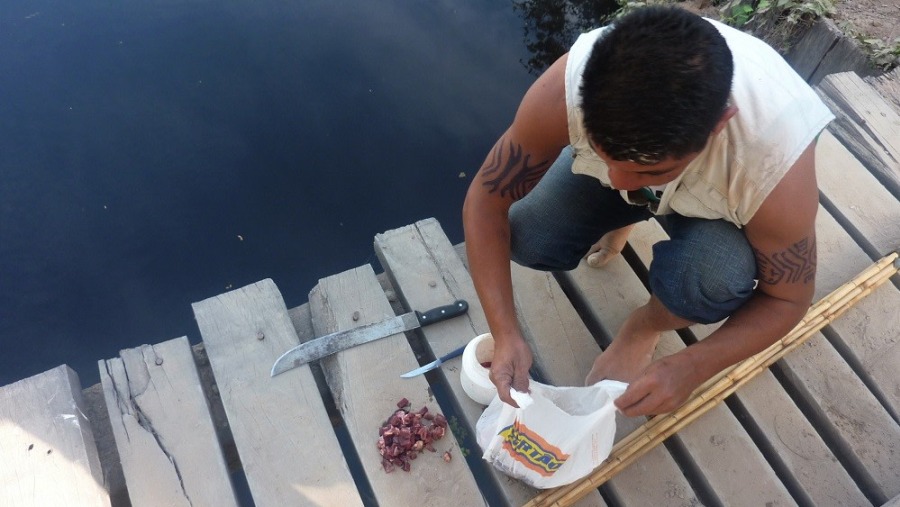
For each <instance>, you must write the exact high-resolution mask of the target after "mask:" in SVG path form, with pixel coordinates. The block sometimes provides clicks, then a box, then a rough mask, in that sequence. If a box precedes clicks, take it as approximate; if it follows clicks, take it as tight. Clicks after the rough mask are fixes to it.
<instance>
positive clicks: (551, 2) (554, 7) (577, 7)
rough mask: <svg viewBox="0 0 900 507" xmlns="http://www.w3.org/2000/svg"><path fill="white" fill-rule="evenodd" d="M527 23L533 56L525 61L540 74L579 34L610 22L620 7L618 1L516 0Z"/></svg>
mask: <svg viewBox="0 0 900 507" xmlns="http://www.w3.org/2000/svg"><path fill="white" fill-rule="evenodd" d="M513 6H514V8H515V10H516V11H518V12H520V13H521V14H522V17H523V20H524V22H525V47H526V48H527V49H528V51H529V52H530V53H531V57H530V58H529V59H528V60H527V61H523V62H522V63H523V64H524V65H525V67H526V68H527V69H528V72H530V73H531V74H534V75H537V74H540V73H541V72H543V71H544V70H546V69H547V67H549V66H550V64H552V63H553V62H554V61H556V59H557V58H559V57H560V56H562V55H563V54H564V53H565V52H566V51H568V50H569V47H570V46H571V45H572V43H574V42H575V39H576V38H578V35H579V34H581V33H583V32H585V31H587V30H590V29H592V28H596V27H598V26H602V25H604V24H606V23H607V21H608V18H609V16H610V15H611V14H612V13H613V12H615V11H616V10H617V9H618V8H619V7H620V6H619V4H618V3H617V2H616V0H516V1H515V2H514V4H513Z"/></svg>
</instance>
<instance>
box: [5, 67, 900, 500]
mask: <svg viewBox="0 0 900 507" xmlns="http://www.w3.org/2000/svg"><path fill="white" fill-rule="evenodd" d="M894 82H895V83H896V82H897V81H896V80H895V81H894ZM879 86H880V85H879V83H878V82H873V81H869V82H867V81H863V80H862V79H860V78H859V77H858V76H856V75H855V74H852V73H847V74H842V75H836V76H829V77H827V78H825V80H824V81H823V84H822V85H821V86H820V91H821V93H823V94H825V95H826V99H827V100H829V101H830V104H831V105H832V108H833V109H835V110H836V113H837V109H839V110H840V113H839V116H840V118H839V120H838V121H837V122H835V124H834V125H833V126H832V127H831V130H832V131H833V132H834V134H832V133H831V132H825V133H823V135H822V136H821V138H820V140H819V144H818V148H817V152H816V156H817V163H818V167H819V169H818V176H819V187H820V195H821V200H820V202H821V206H820V209H819V215H818V218H817V234H818V241H819V244H818V252H819V263H818V266H819V269H818V275H817V280H816V287H817V289H816V291H817V292H816V298H817V299H819V298H821V297H823V296H824V295H826V294H828V293H829V292H830V291H831V290H833V289H835V288H836V287H838V286H840V285H841V284H843V283H844V282H846V281H849V280H850V279H852V278H853V277H854V276H855V275H856V274H858V273H859V272H861V271H862V270H864V269H865V268H866V267H868V266H869V265H870V264H871V263H872V262H874V261H875V260H877V259H878V258H881V257H882V256H884V255H886V254H888V253H890V252H893V251H896V250H897V249H898V248H900V186H898V185H897V182H898V181H900V134H898V132H900V120H898V118H900V115H898V112H897V110H896V109H895V107H896V106H894V105H893V104H891V100H894V101H896V100H897V98H896V97H893V96H889V95H879V91H878V90H885V89H888V90H889V89H890V88H884V87H879ZM894 89H896V88H894ZM850 90H855V91H850ZM882 93H883V92H882ZM838 137H840V139H839V138H838ZM860 139H861V140H860ZM665 237H666V233H665V231H664V230H663V229H662V228H661V227H660V226H659V225H658V224H657V223H656V222H655V221H649V222H645V223H642V224H640V225H639V227H637V228H636V230H635V232H634V233H633V234H632V237H631V239H630V242H629V245H630V248H629V249H628V250H627V252H626V255H625V256H620V257H619V258H617V259H615V260H613V261H612V262H611V263H610V264H609V265H608V266H607V267H605V268H603V269H599V270H598V269H592V268H589V267H587V266H586V265H584V264H582V266H580V267H579V268H578V269H576V270H575V271H573V272H569V273H556V274H551V273H544V272H537V271H532V270H529V269H525V268H522V267H519V266H517V265H513V266H512V270H513V283H514V285H515V292H516V308H517V310H518V314H519V316H520V322H521V324H522V328H523V330H524V331H525V334H526V338H527V339H528V340H529V341H530V343H531V346H532V349H533V351H534V353H535V368H534V373H533V374H534V376H535V378H536V379H538V380H541V381H543V382H546V383H550V384H554V385H580V384H581V383H582V381H583V379H584V377H585V375H586V373H587V371H588V370H589V368H590V366H591V364H592V362H593V360H594V358H595V356H596V355H597V354H598V353H600V351H601V350H602V348H603V347H604V346H605V345H607V344H608V343H609V339H610V337H611V336H613V335H614V334H615V332H616V330H617V329H618V328H619V326H620V325H621V324H622V322H623V321H624V319H625V318H626V316H627V315H628V313H629V312H630V311H631V310H632V309H634V308H635V307H637V306H639V305H641V304H643V303H644V302H645V301H646V300H647V298H648V292H647V288H646V271H647V267H648V266H649V263H650V261H651V245H652V244H653V243H654V242H656V241H659V240H660V239H664V238H665ZM374 248H375V252H376V254H377V256H378V259H379V261H380V264H381V266H382V267H383V270H384V271H383V273H379V274H376V273H375V271H374V270H373V268H372V267H371V266H370V265H364V266H360V267H356V268H354V269H350V270H348V271H345V272H343V273H339V274H336V275H334V276H329V277H327V278H324V279H322V280H320V281H319V283H318V285H316V286H315V287H313V288H312V290H311V291H310V294H309V300H308V302H307V303H306V304H304V305H302V306H300V307H297V308H291V309H289V308H287V307H286V306H285V304H284V301H283V300H282V298H281V294H280V292H279V290H278V287H277V286H276V284H275V282H273V281H272V280H262V281H260V282H257V283H255V284H252V285H249V286H246V287H242V288H240V289H237V290H233V291H231V292H228V293H225V294H221V295H218V296H215V297H211V298H209V299H207V300H204V301H200V302H197V303H195V304H194V305H193V310H194V314H195V317H196V320H197V324H198V327H199V330H200V335H201V338H202V344H200V345H196V346H194V347H191V345H190V344H189V342H188V340H187V338H185V337H182V338H177V339H174V340H169V341H163V342H161V343H157V344H154V345H144V346H141V347H138V348H134V349H128V350H123V351H121V354H120V355H119V357H115V358H110V359H106V360H101V361H99V364H98V367H99V369H100V374H101V384H98V385H97V386H93V387H89V388H87V389H84V390H82V387H81V386H80V385H79V382H78V378H77V375H76V374H75V373H74V372H73V371H72V370H70V369H69V368H68V367H66V366H60V367H58V368H55V369H53V370H50V371H47V372H45V373H42V374H40V375H37V376H35V377H31V378H28V379H24V380H21V381H19V382H16V383H14V384H10V385H7V386H5V387H2V388H0V455H2V456H3V458H4V459H3V460H2V464H0V506H16V507H18V506H42V507H43V506H56V505H66V506H82V505H85V506H86V505H92V506H93V505H114V506H123V505H133V506H136V507H142V506H153V507H156V506H194V507H197V506H217V507H218V506H229V505H235V506H236V505H241V504H242V501H241V498H242V496H243V495H242V494H241V492H242V491H244V492H246V491H249V494H250V495H252V499H253V503H254V504H255V505H257V506H260V507H262V506H300V505H317V506H326V505H327V506H332V505H333V506H342V507H343V506H352V505H382V506H407V505H409V506H413V505H428V506H452V507H461V506H470V505H471V506H475V505H491V506H494V505H498V506H507V505H509V506H517V505H522V504H524V503H526V502H528V501H529V500H530V499H532V498H534V497H535V496H536V495H537V493H538V492H537V491H536V490H534V489H532V488H530V487H528V486H526V485H524V484H523V483H521V482H519V481H517V480H513V479H510V478H508V477H506V476H504V475H503V474H501V473H499V472H497V471H496V470H494V469H493V468H492V467H491V466H490V465H488V464H486V463H485V462H484V461H483V460H482V459H481V450H480V449H479V448H478V445H477V443H476V442H475V439H474V428H475V424H476V421H477V419H478V417H479V416H480V414H481V412H482V411H483V409H484V407H483V406H482V405H479V404H477V403H475V402H474V401H472V400H470V399H469V398H468V397H467V396H466V395H465V393H464V392H463V390H462V388H461V385H460V379H459V359H454V360H451V361H449V362H448V363H446V364H445V365H444V366H443V367H442V368H440V369H438V370H435V371H433V372H431V373H428V374H426V375H424V376H419V377H416V378H412V379H402V378H400V377H399V375H400V373H403V372H406V371H408V370H411V369H413V368H415V367H417V366H418V365H419V364H424V363H426V362H429V361H431V360H432V359H433V358H434V357H437V356H440V355H443V354H445V353H447V352H449V351H451V350H453V349H455V348H457V347H459V346H461V345H464V344H465V343H467V342H468V341H469V340H471V339H472V338H474V337H475V336H477V335H479V334H482V333H485V332H487V331H488V328H487V323H486V321H485V318H484V314H483V312H482V309H481V306H480V304H479V302H478V298H477V297H476V294H475V290H474V287H473V285H472V281H471V278H470V276H469V272H468V270H467V268H466V265H467V264H466V258H465V254H464V250H463V249H462V247H461V245H453V244H451V242H450V241H449V240H448V238H447V237H446V235H445V234H444V233H443V231H442V229H441V226H440V224H439V223H438V222H437V221H435V220H433V219H427V220H422V221H420V222H417V223H415V224H412V225H409V226H406V227H402V228H400V229H396V230H391V231H387V232H384V233H382V234H378V235H377V236H376V237H375V238H374ZM457 299H465V300H467V301H468V302H469V304H470V310H469V312H468V314H467V315H465V316H461V317H457V318H454V319H452V320H449V321H446V322H442V323H439V324H435V325H433V326H429V327H427V328H424V329H421V330H417V331H416V332H411V333H407V334H397V335H394V336H391V337H388V338H385V339H382V340H378V341H375V342H371V343H369V344H366V345H363V346H359V347H356V348H352V349H349V350H346V351H343V352H340V353H338V354H335V355H333V356H330V357H328V358H326V359H324V360H322V361H320V362H318V363H315V364H312V365H307V366H302V367H299V368H296V369H294V370H291V371H289V372H287V373H284V374H282V375H279V376H277V377H275V378H271V377H270V376H269V371H270V368H271V366H272V364H273V362H274V361H275V359H276V358H277V357H278V356H279V355H280V354H281V353H282V352H284V351H286V350H288V349H289V348H291V347H293V346H295V345H297V344H298V343H300V342H303V341H307V340H310V339H312V338H314V337H316V336H319V335H323V334H326V333H330V332H333V331H338V330H344V329H350V328H353V327H356V326H360V325H364V324H367V323H371V322H376V321H379V320H382V319H384V318H386V317H389V316H392V315H395V314H397V313H399V312H403V311H409V310H412V309H419V310H421V309H427V308H431V307H434V306H439V305H443V304H448V303H450V302H453V301H455V300H457ZM714 328H715V326H694V327H692V328H690V329H689V330H683V331H680V332H678V333H676V332H671V333H667V334H666V335H664V337H663V339H662V341H661V343H660V347H659V351H658V354H669V353H672V352H674V351H677V350H679V349H681V348H683V347H685V346H686V345H687V344H689V343H691V342H693V341H694V340H702V339H703V338H704V337H706V336H708V335H709V334H710V332H712V331H713V330H714ZM404 397H405V398H407V399H409V400H410V402H411V404H412V407H413V408H414V409H418V408H420V407H422V406H428V408H429V411H431V412H440V413H442V414H444V415H445V416H447V418H448V420H449V429H450V430H451V431H448V433H447V435H446V436H445V437H444V438H442V439H440V440H438V441H436V442H435V448H436V452H434V453H430V452H427V451H426V452H423V453H422V454H421V455H420V456H419V457H418V459H416V460H414V461H412V463H411V465H412V466H411V470H410V471H409V472H404V471H402V470H396V471H394V472H392V473H385V470H384V468H383V467H382V464H381V457H380V455H379V454H378V452H377V449H376V442H377V440H378V435H379V433H378V431H379V427H380V426H381V425H382V423H383V422H384V421H385V420H386V419H387V418H388V416H390V415H391V413H392V412H393V411H394V410H395V409H396V403H397V401H398V400H399V399H401V398H404ZM644 422H645V420H644V419H643V418H635V419H627V418H624V417H622V416H621V415H620V416H619V419H618V426H617V430H618V432H617V439H621V438H623V437H625V436H626V435H628V434H629V433H630V432H631V431H633V430H634V429H635V428H637V427H638V426H640V425H641V424H643V423H644ZM447 451H449V453H450V454H449V455H450V457H451V459H450V460H449V461H446V460H445V459H443V456H444V454H445V452H447ZM577 505H580V506H610V507H618V506H622V507H638V506H670V505H671V506H681V505H684V506H692V505H710V506H764V505H765V506H786V505H803V506H838V505H846V506H867V505H874V506H891V507H900V276H894V277H893V278H892V279H891V281H890V282H889V283H886V284H885V285H883V286H882V287H880V288H879V289H878V290H877V291H876V292H875V293H873V294H872V295H870V296H869V297H868V298H866V299H864V300H863V301H861V302H860V303H858V304H856V305H854V307H853V308H851V309H850V310H849V311H848V312H847V313H846V314H845V315H843V316H842V317H840V318H839V319H838V320H837V321H835V322H834V323H833V324H832V325H830V326H828V327H827V328H826V329H825V330H823V332H822V333H820V334H818V335H817V336H815V337H813V338H812V339H811V340H810V341H808V342H807V343H806V344H804V345H803V346H802V347H801V348H800V349H798V350H796V351H794V352H792V353H791V354H789V355H788V356H787V357H786V358H785V359H783V360H781V361H779V362H778V363H777V364H776V365H775V366H773V367H772V368H770V369H769V370H767V371H765V372H764V373H763V374H762V375H760V376H758V377H757V378H756V379H755V380H753V381H752V382H751V383H750V384H748V385H747V386H745V387H744V388H742V389H741V390H739V391H738V392H737V393H736V394H735V395H733V396H731V397H729V398H728V399H727V400H726V401H725V403H724V404H721V405H719V406H717V407H716V408H714V409H713V410H711V411H710V412H708V413H706V414H705V415H703V416H702V417H701V418H700V419H698V420H697V421H695V422H694V423H693V424H691V425H689V426H687V427H686V428H685V429H683V430H682V431H680V432H678V433H677V434H676V435H674V436H672V437H670V438H669V439H668V440H666V441H665V442H664V445H661V446H658V447H656V448H655V449H653V450H652V451H651V452H649V453H648V454H646V455H644V456H643V457H642V458H640V459H639V460H638V461H637V462H636V463H634V464H633V465H632V466H630V467H628V468H626V469H625V470H624V471H623V472H622V473H621V474H619V475H617V476H616V477H614V478H613V479H612V480H610V481H609V482H607V483H606V484H604V485H603V486H601V487H600V488H599V490H597V491H593V492H592V493H591V494H589V495H588V496H586V497H585V498H583V499H581V500H580V501H579V502H578V503H577Z"/></svg>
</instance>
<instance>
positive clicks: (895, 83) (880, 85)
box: [863, 67, 900, 114]
mask: <svg viewBox="0 0 900 507" xmlns="http://www.w3.org/2000/svg"><path fill="white" fill-rule="evenodd" d="M863 79H865V81H866V82H867V83H869V84H870V85H872V86H873V87H874V88H875V89H876V90H878V92H879V93H881V96H882V97H884V98H885V99H887V100H888V102H890V103H891V104H893V106H894V111H896V112H897V113H898V114H900V67H895V68H894V70H892V71H890V72H888V73H887V74H884V75H881V76H869V77H866V78H863Z"/></svg>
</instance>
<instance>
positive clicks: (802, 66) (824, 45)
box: [784, 19, 846, 82]
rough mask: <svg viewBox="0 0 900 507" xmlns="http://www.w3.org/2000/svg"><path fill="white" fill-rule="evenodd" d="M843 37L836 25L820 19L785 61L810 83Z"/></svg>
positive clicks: (790, 51)
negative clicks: (829, 52) (828, 54)
mask: <svg viewBox="0 0 900 507" xmlns="http://www.w3.org/2000/svg"><path fill="white" fill-rule="evenodd" d="M841 37H843V33H841V31H840V30H838V29H837V27H836V26H834V23H832V22H831V21H829V20H826V19H819V20H818V21H816V22H815V24H813V25H812V27H810V28H809V30H807V31H806V33H804V34H803V37H801V38H800V40H799V41H797V43H796V44H794V45H792V46H791V47H790V48H789V49H788V52H787V54H786V55H785V57H784V59H785V60H787V62H788V63H790V64H791V67H793V68H794V70H795V71H796V72H797V74H799V75H800V77H802V78H803V79H804V80H805V81H807V82H808V81H809V79H810V78H811V77H812V75H813V73H814V72H815V71H816V68H817V67H818V66H819V64H820V63H821V62H822V59H823V58H825V55H826V54H827V53H828V51H829V50H830V49H831V48H832V47H834V45H835V44H836V43H837V41H838V40H839V39H840V38H841ZM841 70H846V69H841Z"/></svg>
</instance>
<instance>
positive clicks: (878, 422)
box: [783, 208, 900, 498]
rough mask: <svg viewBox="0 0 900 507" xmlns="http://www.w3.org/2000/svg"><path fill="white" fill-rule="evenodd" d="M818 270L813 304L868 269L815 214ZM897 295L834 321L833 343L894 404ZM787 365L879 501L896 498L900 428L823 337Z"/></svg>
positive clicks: (890, 289) (872, 299) (899, 325)
mask: <svg viewBox="0 0 900 507" xmlns="http://www.w3.org/2000/svg"><path fill="white" fill-rule="evenodd" d="M816 235H817V239H818V269H817V276H816V295H815V297H816V299H820V298H822V297H824V296H826V295H827V294H828V293H829V292H831V291H832V290H834V289H836V288H837V287H839V286H840V285H841V284H843V283H845V282H847V281H849V280H851V279H852V278H853V277H854V276H856V275H857V274H858V273H859V272H861V271H862V270H863V269H865V268H866V267H868V266H869V265H871V262H872V261H871V260H870V259H869V258H868V257H867V256H866V255H865V254H863V253H862V251H861V250H860V249H859V248H858V247H857V246H856V245H855V244H854V243H853V241H852V239H851V238H850V237H849V236H848V235H847V234H846V232H845V231H844V230H843V229H841V227H840V226H839V225H838V224H837V222H836V221H835V220H834V218H832V217H831V215H829V214H828V212H826V211H825V210H823V209H821V208H820V209H819V214H818V217H817V220H816ZM897 308H900V295H898V294H897V288H896V287H894V286H893V285H890V284H885V285H883V286H882V287H880V288H879V289H878V290H877V291H876V292H874V293H873V294H871V295H870V296H868V297H867V298H865V299H863V300H862V301H860V302H858V303H856V304H855V305H854V306H853V308H851V309H850V310H848V311H847V312H846V313H845V314H844V315H842V316H841V317H840V318H839V319H837V320H835V321H834V322H833V323H832V324H831V326H830V327H831V329H832V330H834V331H835V332H836V334H837V339H838V340H840V342H842V343H843V344H844V347H846V348H847V349H848V350H849V351H852V353H853V355H854V356H856V358H858V360H859V361H860V362H861V363H862V365H863V368H864V369H865V370H866V371H867V372H868V373H869V374H870V375H871V376H872V377H873V378H874V379H875V380H876V381H877V383H878V385H879V386H880V387H881V389H882V391H883V392H884V394H885V395H886V396H887V397H888V400H889V402H890V403H891V406H892V407H895V408H894V409H895V410H896V407H897V400H898V392H897V390H898V389H900V379H898V377H897V364H900V356H898V354H900V350H898V349H900V335H898V333H897V329H900V313H898V312H897ZM783 364H785V365H786V366H787V367H788V368H789V369H790V370H791V371H792V372H793V373H792V374H793V375H794V376H795V377H796V378H797V379H798V380H800V381H801V382H802V383H803V385H804V386H805V389H807V390H808V393H809V396H810V399H812V400H814V401H815V402H816V404H817V405H818V406H820V407H821V409H822V411H823V413H824V414H826V415H827V416H828V419H829V420H830V421H832V423H833V425H834V429H835V431H836V432H837V433H838V434H839V435H841V438H842V439H843V440H845V441H846V442H847V443H848V445H849V446H850V448H851V449H853V452H852V459H859V461H860V466H862V467H863V468H864V470H865V471H866V473H867V474H869V476H870V477H871V479H872V481H873V482H874V483H876V484H877V485H878V489H879V490H880V491H881V492H882V494H883V495H884V498H890V497H892V496H894V495H896V494H898V493H900V475H898V474H897V470H900V426H898V425H897V422H896V421H894V420H893V419H892V418H891V416H890V415H889V414H888V412H887V411H886V410H885V408H884V407H883V406H882V405H881V404H880V403H879V401H878V400H877V399H875V397H874V396H873V395H872V394H871V393H870V391H869V390H868V389H867V388H866V386H865V385H863V383H862V381H861V380H860V379H859V377H858V376H857V375H856V374H855V373H854V372H853V371H852V370H851V369H850V367H849V366H847V364H846V362H844V361H843V360H842V358H841V357H840V356H839V355H838V353H837V351H835V349H834V347H832V346H831V344H830V343H828V342H827V341H826V340H824V339H822V338H821V337H819V338H813V339H811V340H810V341H809V342H808V343H807V344H805V345H804V346H802V347H800V348H799V349H798V350H797V351H795V352H794V353H792V354H790V355H788V356H787V357H786V358H785V359H784V360H783Z"/></svg>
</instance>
